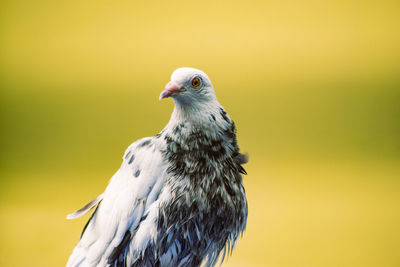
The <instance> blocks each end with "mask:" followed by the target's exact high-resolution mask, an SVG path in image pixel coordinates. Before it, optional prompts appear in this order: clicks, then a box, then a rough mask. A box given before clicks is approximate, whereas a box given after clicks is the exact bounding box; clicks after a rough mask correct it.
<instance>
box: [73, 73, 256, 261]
mask: <svg viewBox="0 0 400 267" xmlns="http://www.w3.org/2000/svg"><path fill="white" fill-rule="evenodd" d="M168 97H171V98H172V99H173V101H174V104H175V106H174V110H173V112H172V115H171V118H170V121H169V122H168V124H167V126H166V127H165V128H164V129H163V130H162V131H161V132H160V133H158V134H157V135H155V136H153V137H147V138H143V139H140V140H138V141H136V142H134V143H133V144H131V145H130V146H129V147H128V148H127V150H126V151H125V153H124V155H123V162H122V165H121V167H120V169H119V170H118V171H117V172H116V173H115V174H114V176H113V177H112V178H111V180H110V182H109V184H108V186H107V188H106V189H105V191H104V193H102V194H101V195H99V196H98V197H97V198H96V199H94V200H93V201H91V202H90V203H88V204H87V205H85V206H84V207H83V208H82V209H80V210H78V211H76V212H74V213H72V214H70V215H68V216H67V219H75V218H78V217H80V216H82V215H84V214H86V213H87V212H89V211H90V210H91V209H93V208H95V210H94V212H93V213H92V215H91V217H90V219H89V221H88V222H87V223H86V225H85V227H84V228H83V231H82V234H81V238H80V240H79V242H78V244H77V245H76V247H75V248H74V250H73V252H72V254H71V255H70V257H69V259H68V262H67V266H68V267H73V266H74V267H75V266H161V267H162V266H215V265H216V264H217V263H218V262H221V264H222V262H223V260H224V258H225V255H230V254H231V253H232V250H233V248H234V247H235V244H236V242H237V240H238V238H239V237H241V236H242V235H243V232H244V230H245V228H246V221H247V214H248V205H247V200H246V194H245V189H244V187H243V182H242V174H246V171H245V169H244V168H243V166H242V165H243V164H245V163H247V161H248V156H247V154H242V153H240V151H239V147H238V144H237V138H236V129H235V124H234V122H233V121H232V120H231V119H230V117H229V116H228V114H227V113H226V112H225V110H224V108H223V107H222V106H221V105H220V104H219V102H218V100H217V98H216V95H215V93H214V89H213V86H212V84H211V81H210V79H209V78H208V76H207V75H206V74H205V73H204V72H203V71H200V70H197V69H193V68H179V69H177V70H175V71H174V72H173V74H172V76H171V81H170V82H169V83H168V84H167V85H166V87H165V90H164V91H163V92H162V93H161V95H160V100H161V99H164V98H168ZM219 259H220V260H219Z"/></svg>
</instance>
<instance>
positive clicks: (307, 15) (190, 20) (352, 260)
mask: <svg viewBox="0 0 400 267" xmlns="http://www.w3.org/2000/svg"><path fill="white" fill-rule="evenodd" d="M0 5H1V7H0V34H1V35H0V62H1V66H0V86H1V93H0V119H1V120H0V123H1V125H0V126H1V132H0V142H1V143H0V145H1V148H0V164H1V165H0V167H1V169H0V184H1V189H0V190H1V191H0V200H1V202H0V203H1V204H0V222H1V226H0V266H63V265H64V264H65V263H66V260H67V258H68V256H69V254H70V252H71V251H72V249H73V247H74V246H75V244H76V242H77V241H78V239H79V235H80V231H81V229H82V227H83V226H84V224H85V222H86V220H87V219H88V217H89V216H88V215H86V216H85V217H84V218H81V219H77V220H75V221H67V220H65V216H66V214H68V213H70V212H72V211H74V210H76V209H77V208H80V207H81V206H82V205H83V204H85V203H86V202H88V201H90V200H91V199H92V198H94V197H95V196H96V195H97V194H100V193H101V192H102V190H103V189H104V188H105V187H106V185H107V181H108V179H109V178H110V177H111V176H112V174H113V173H114V172H115V171H116V170H117V169H118V167H119V165H120V163H121V157H122V153H123V151H124V150H125V148H126V147H127V146H128V145H129V144H130V143H131V142H133V141H135V140H137V139H139V138H141V137H144V136H151V135H154V134H156V133H157V132H159V131H160V130H161V129H162V128H163V127H164V126H165V124H166V123H167V121H168V119H169V116H170V113H171V111H172V107H173V103H172V101H171V100H170V99H168V100H163V101H158V96H159V94H160V92H161V91H162V89H163V87H164V85H165V84H166V83H167V82H168V81H169V77H170V74H171V73H172V71H173V70H174V69H175V68H178V67H182V66H190V67H196V68H200V69H202V70H204V71H205V72H206V73H207V74H208V75H209V76H210V78H211V80H212V81H213V83H214V87H215V91H216V93H217V96H218V98H219V100H220V102H221V103H222V104H223V105H224V107H225V108H226V110H227V111H228V113H229V115H230V116H231V117H232V118H233V119H234V120H235V122H236V125H237V128H238V137H239V144H240V146H241V149H242V151H247V152H249V154H250V163H249V164H248V165H246V169H247V171H248V175H247V176H245V177H244V183H245V186H246V189H247V195H248V201H249V219H248V227H247V231H246V232H245V234H244V237H243V239H242V240H240V241H239V243H238V245H237V248H236V250H235V251H234V253H233V256H232V257H230V258H229V259H228V260H227V262H225V264H224V266H271V267H299V266H305V267H314V266H315V267H317V266H332V267H333V266H334V267H337V266H362V267H367V266H377V267H380V266H385V267H390V266H399V265H400V253H399V244H400V231H399V225H400V213H399V203H400V188H399V187H400V181H399V178H400V164H399V163H400V76H399V74H400V31H399V28H400V16H399V14H400V3H399V2H398V1H353V0H350V1H348V0H346V1H345V0H343V1H285V0H283V1H242V2H233V1H188V0H186V1H134V0H131V1H118V0H116V1H101V0H96V1H78V0H75V1H74V0H68V1H66V0H64V1H45V0H38V1H28V0H12V1H11V0H10V1H7V0H4V1H2V2H1V4H0Z"/></svg>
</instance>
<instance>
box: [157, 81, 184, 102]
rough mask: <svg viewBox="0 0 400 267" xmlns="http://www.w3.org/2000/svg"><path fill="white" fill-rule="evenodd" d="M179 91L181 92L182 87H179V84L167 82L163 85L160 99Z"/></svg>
mask: <svg viewBox="0 0 400 267" xmlns="http://www.w3.org/2000/svg"><path fill="white" fill-rule="evenodd" d="M181 92H183V89H182V88H181V87H179V85H177V84H176V83H174V82H169V83H167V85H166V86H165V90H164V91H162V92H161V95H160V100H161V99H163V98H166V97H170V96H176V95H178V94H179V93H181Z"/></svg>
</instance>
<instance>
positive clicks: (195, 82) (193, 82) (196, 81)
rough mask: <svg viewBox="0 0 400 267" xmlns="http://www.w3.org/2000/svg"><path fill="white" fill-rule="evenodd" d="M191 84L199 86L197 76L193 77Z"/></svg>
mask: <svg viewBox="0 0 400 267" xmlns="http://www.w3.org/2000/svg"><path fill="white" fill-rule="evenodd" d="M192 85H193V87H199V85H200V79H199V78H198V77H195V78H193V80H192Z"/></svg>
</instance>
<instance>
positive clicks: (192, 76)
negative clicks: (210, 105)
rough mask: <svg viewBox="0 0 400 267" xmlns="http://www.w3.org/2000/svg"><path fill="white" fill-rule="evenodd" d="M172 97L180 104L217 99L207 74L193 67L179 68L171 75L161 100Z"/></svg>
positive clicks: (193, 103)
mask: <svg viewBox="0 0 400 267" xmlns="http://www.w3.org/2000/svg"><path fill="white" fill-rule="evenodd" d="M166 97H172V98H173V99H174V101H175V103H178V104H180V105H195V104H196V103H207V102H210V101H216V96H215V93H214V89H213V86H212V84H211V81H210V79H209V78H208V76H207V74H205V73H204V72H202V71H201V70H197V69H193V68H179V69H177V70H175V71H174V72H173V73H172V75H171V81H170V82H168V83H167V85H166V86H165V90H164V91H162V93H161V95H160V100H161V99H163V98H166Z"/></svg>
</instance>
